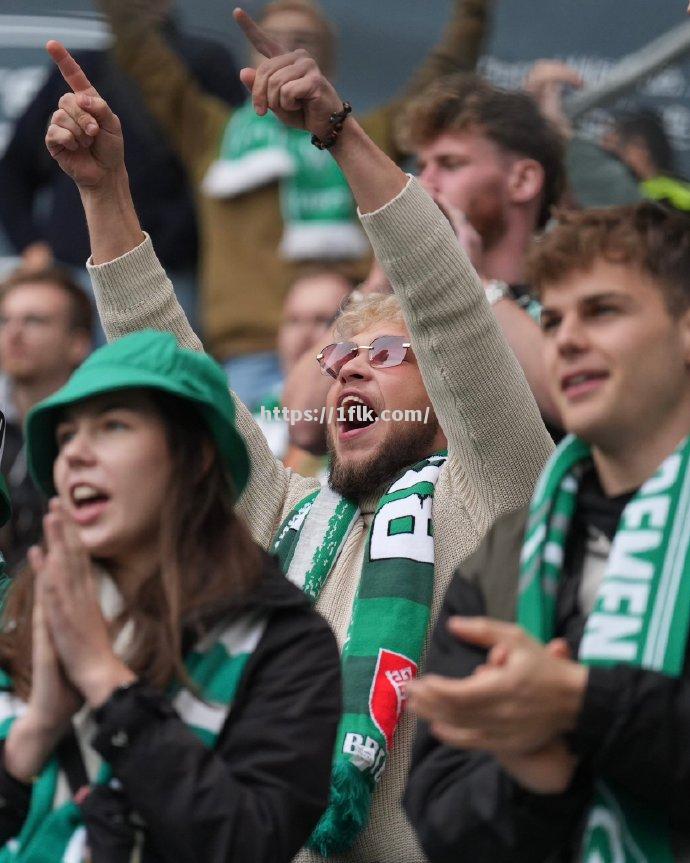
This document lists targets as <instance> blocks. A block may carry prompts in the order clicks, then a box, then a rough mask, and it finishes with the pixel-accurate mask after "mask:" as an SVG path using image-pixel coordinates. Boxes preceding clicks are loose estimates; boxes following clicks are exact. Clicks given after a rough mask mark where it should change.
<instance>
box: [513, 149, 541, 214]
mask: <svg viewBox="0 0 690 863" xmlns="http://www.w3.org/2000/svg"><path fill="white" fill-rule="evenodd" d="M543 189H544V169H543V167H542V166H541V165H540V164H539V162H537V161H536V159H516V160H515V161H514V162H513V164H512V166H511V168H510V174H509V175H508V194H509V196H510V200H511V202H512V203H514V204H528V203H530V201H534V200H536V199H537V198H539V196H540V195H541V193H542V190H543Z"/></svg>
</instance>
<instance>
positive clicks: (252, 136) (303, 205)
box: [202, 100, 368, 260]
mask: <svg viewBox="0 0 690 863" xmlns="http://www.w3.org/2000/svg"><path fill="white" fill-rule="evenodd" d="M275 181H278V182H279V184H280V208H281V212H282V217H283V226H284V232H283V238H282V241H281V245H280V252H281V254H282V256H283V257H284V258H287V259H288V260H309V259H315V258H317V259H319V260H324V259H325V260H338V259H350V258H360V257H362V256H363V255H365V254H366V252H367V249H368V243H367V241H366V238H365V236H364V234H363V232H362V230H361V228H360V226H359V222H358V221H357V217H356V213H355V206H354V202H353V199H352V193H351V192H350V187H349V186H348V184H347V182H346V180H345V177H344V175H343V173H342V171H341V170H340V168H339V167H338V165H337V164H336V162H335V160H334V159H333V158H332V157H331V156H330V154H329V153H327V152H325V151H323V150H318V149H317V148H316V147H314V146H313V145H312V143H311V136H310V135H309V134H308V133H307V132H303V131H301V130H300V129H292V128H289V127H287V126H284V125H283V124H282V123H281V122H280V120H278V118H277V117H276V116H275V114H273V113H272V112H271V111H269V112H268V113H267V114H265V115H264V116H263V117H259V116H258V115H257V114H256V112H255V111H254V107H253V105H252V104H251V100H250V101H249V102H247V104H245V105H243V106H242V107H241V108H239V109H238V110H237V111H235V112H234V113H233V115H232V117H231V118H230V121H229V122H228V125H227V127H226V129H225V132H224V134H223V139H222V141H221V146H220V155H219V158H218V159H217V160H216V161H215V162H213V163H212V164H211V166H210V168H209V169H208V172H207V173H206V176H205V177H204V180H203V181H202V190H203V191H204V193H205V194H206V195H208V196H209V197H212V198H235V197H237V196H238V195H243V194H246V193H247V192H250V191H252V190H253V189H257V188H259V187H261V186H264V185H266V184H268V183H272V182H275Z"/></svg>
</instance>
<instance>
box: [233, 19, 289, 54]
mask: <svg viewBox="0 0 690 863" xmlns="http://www.w3.org/2000/svg"><path fill="white" fill-rule="evenodd" d="M232 15H233V18H234V19H235V21H237V23H238V24H239V25H240V27H241V28H242V31H243V33H244V35H245V36H246V37H247V39H249V41H250V42H251V43H252V45H253V46H254V47H255V48H256V50H257V51H258V52H259V54H263V56H264V57H268V58H269V59H270V58H271V57H278V56H279V55H280V54H285V53H286V49H285V48H284V47H283V46H282V45H281V44H280V42H276V40H275V39H271V37H270V36H269V35H268V34H267V33H265V32H264V31H263V30H262V29H261V27H259V25H258V24H257V23H256V21H255V20H254V19H253V18H252V16H251V15H249V14H248V13H247V12H245V11H244V9H240V8H239V6H238V7H237V8H236V9H235V10H234V11H233V13H232Z"/></svg>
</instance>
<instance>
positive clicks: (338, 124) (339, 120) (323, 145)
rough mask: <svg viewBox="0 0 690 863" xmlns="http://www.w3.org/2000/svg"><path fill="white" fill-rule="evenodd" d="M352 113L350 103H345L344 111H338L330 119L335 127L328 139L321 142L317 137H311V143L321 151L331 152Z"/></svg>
mask: <svg viewBox="0 0 690 863" xmlns="http://www.w3.org/2000/svg"><path fill="white" fill-rule="evenodd" d="M351 112H352V105H351V104H350V103H349V102H343V110H342V111H336V113H335V114H331V116H330V117H329V118H328V122H329V123H330V124H331V126H332V127H333V128H332V129H331V131H330V133H329V135H328V137H327V138H325V139H324V140H321V138H317V136H316V135H312V136H311V142H312V144H313V145H314V146H315V147H318V149H319V150H330V149H331V147H332V146H333V144H335V142H336V141H337V140H338V135H339V134H340V133H341V132H342V131H343V123H344V122H345V120H346V119H347V115H348V114H350V113H351Z"/></svg>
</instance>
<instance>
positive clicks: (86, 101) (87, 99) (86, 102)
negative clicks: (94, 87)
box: [79, 96, 91, 108]
mask: <svg viewBox="0 0 690 863" xmlns="http://www.w3.org/2000/svg"><path fill="white" fill-rule="evenodd" d="M79 101H80V102H81V106H82V108H90V107H91V96H82V97H81V99H80V100H79Z"/></svg>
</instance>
